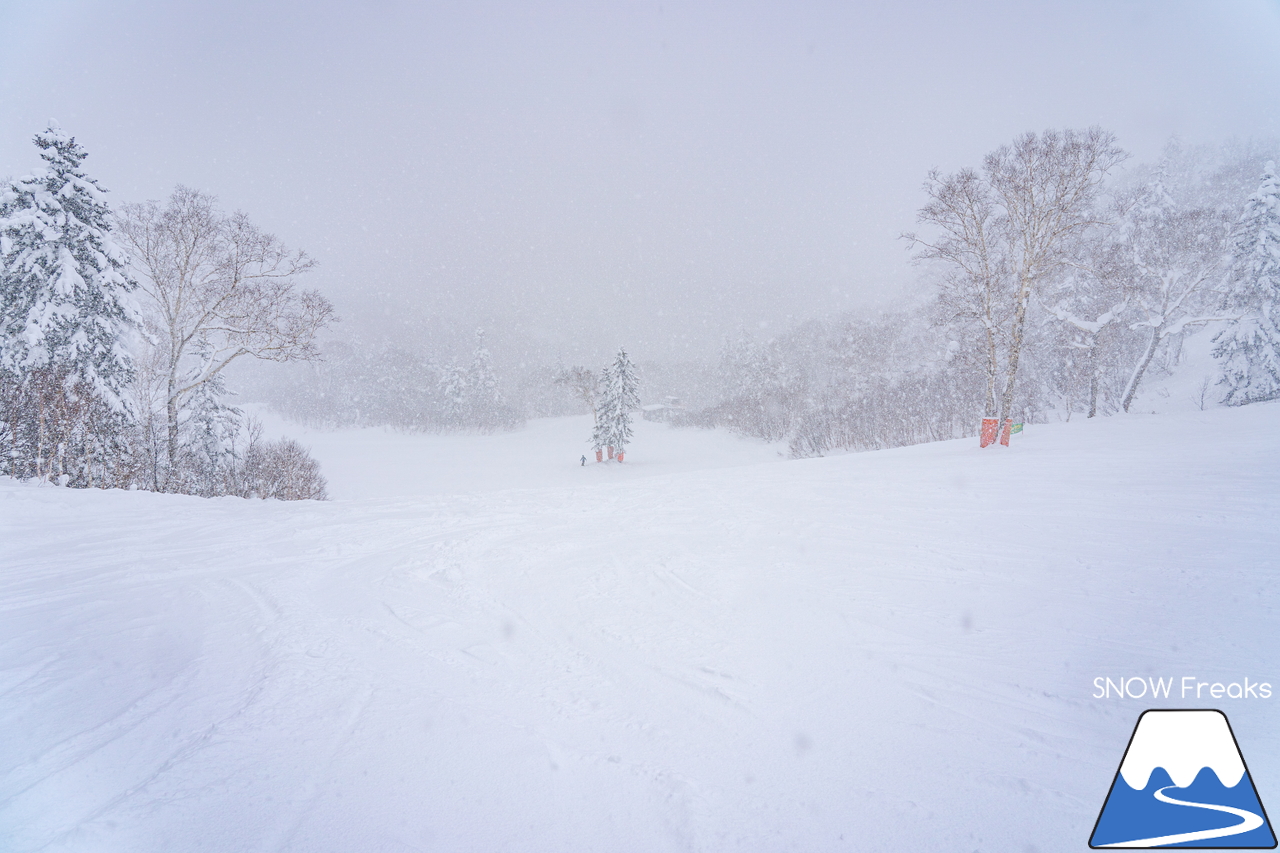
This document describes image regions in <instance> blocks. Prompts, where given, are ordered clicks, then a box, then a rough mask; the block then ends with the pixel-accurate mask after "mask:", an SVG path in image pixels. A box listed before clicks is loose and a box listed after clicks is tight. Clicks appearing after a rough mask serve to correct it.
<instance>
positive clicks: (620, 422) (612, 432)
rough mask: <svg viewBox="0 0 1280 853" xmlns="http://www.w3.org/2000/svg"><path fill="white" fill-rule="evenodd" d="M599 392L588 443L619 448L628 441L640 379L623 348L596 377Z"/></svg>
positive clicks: (637, 405) (638, 401) (638, 403)
mask: <svg viewBox="0 0 1280 853" xmlns="http://www.w3.org/2000/svg"><path fill="white" fill-rule="evenodd" d="M600 384H601V388H602V392H601V395H600V399H599V403H598V404H597V406H596V426H595V429H594V431H593V432H592V436H591V443H592V445H593V446H594V447H595V448H596V449H599V448H601V447H612V448H614V449H615V450H617V451H619V452H620V451H622V450H623V449H624V448H626V446H627V445H628V444H630V443H631V413H632V412H633V411H635V410H637V409H639V408H640V394H639V387H640V383H639V380H638V378H637V377H636V368H635V365H634V364H632V362H631V359H630V357H629V356H628V355H627V351H626V350H625V349H620V350H618V355H617V358H615V359H614V361H613V364H612V365H610V366H609V367H607V368H605V370H604V372H603V373H602V374H601V377H600Z"/></svg>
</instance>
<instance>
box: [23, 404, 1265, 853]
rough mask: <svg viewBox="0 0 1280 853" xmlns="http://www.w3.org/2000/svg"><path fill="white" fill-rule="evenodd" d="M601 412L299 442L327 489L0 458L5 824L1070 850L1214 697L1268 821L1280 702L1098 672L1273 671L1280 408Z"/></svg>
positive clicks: (524, 843)
mask: <svg viewBox="0 0 1280 853" xmlns="http://www.w3.org/2000/svg"><path fill="white" fill-rule="evenodd" d="M582 426H583V422H582V419H573V418H570V419H562V420H556V421H546V422H537V423H534V424H531V425H530V427H529V429H528V430H526V431H525V432H522V433H516V434H514V435H509V436H489V437H481V436H475V437H461V438H459V437H433V436H396V435H388V434H385V433H380V432H378V431H350V432H345V433H333V434H322V433H311V434H305V435H302V436H301V438H302V440H303V441H304V443H309V444H311V445H312V446H313V447H314V448H315V451H316V453H317V455H318V456H319V457H320V458H321V460H322V462H323V463H324V465H325V468H326V472H327V473H328V474H329V476H330V479H331V485H332V489H331V491H332V492H333V494H334V496H335V498H337V499H335V500H334V501H332V502H329V503H310V502H307V503H278V502H266V503H263V502H258V501H243V500H238V499H234V498H225V499H216V500H201V499H197V498H188V497H180V496H169V495H157V494H149V493H141V492H119V491H116V492H98V491H70V490H62V489H55V488H36V487H34V486H31V485H26V484H18V483H14V482H12V481H10V480H4V479H0V565H2V566H3V570H2V571H0V733H2V734H0V849H3V850H6V851H15V852H16V851H37V850H39V851H94V852H95V853H97V851H131V852H132V853H138V851H169V852H171V851H211V853H212V851H335V853H338V851H343V853H350V852H351V851H411V850H418V851H425V850H431V851H436V850H440V851H552V850H556V851H588V850H598V851H646V853H657V851H722V850H723V851H733V850H739V851H783V850H794V851H826V850H845V849H847V850H857V851H880V850H884V851H889V850H895V851H901V850H949V851H966V852H967V851H973V850H979V851H1058V850H1083V849H1086V844H1087V839H1088V836H1089V833H1090V831H1091V829H1092V827H1093V822H1094V819H1095V818H1096V817H1097V814H1098V809H1099V808H1100V807H1101V805H1102V801H1103V798H1104V797H1105V796H1106V793H1107V790H1108V786H1109V785H1110V783H1111V780H1112V778H1113V776H1114V774H1115V772H1116V768H1117V767H1118V765H1119V761H1120V758H1121V754H1122V752H1123V749H1124V745H1125V742H1126V739H1127V738H1128V735H1129V732H1130V731H1131V730H1132V726H1133V724H1134V721H1135V719H1136V718H1137V715H1138V714H1139V713H1140V712H1141V711H1142V710H1143V709H1145V708H1147V707H1221V708H1222V709H1223V710H1224V711H1226V713H1227V714H1228V715H1229V717H1230V719H1231V723H1232V726H1233V728H1234V730H1235V732H1236V735H1237V737H1238V738H1239V739H1240V742H1241V746H1242V748H1243V749H1244V752H1245V758H1246V760H1247V761H1248V763H1249V767H1250V770H1251V772H1252V774H1253V778H1254V779H1255V781H1256V782H1257V785H1258V793H1259V795H1260V796H1261V798H1262V801H1263V803H1264V804H1267V805H1270V808H1271V810H1272V813H1274V812H1275V811H1276V810H1280V728H1278V727H1277V726H1276V724H1275V721H1276V709H1277V704H1276V703H1277V702H1280V698H1273V699H1268V700H1263V699H1252V698H1251V699H1241V700H1229V699H1220V700H1217V701H1215V702H1213V703H1211V704H1210V703H1208V702H1207V701H1206V700H1204V699H1202V700H1201V701H1199V702H1196V701H1195V700H1194V699H1189V700H1185V701H1184V700H1181V699H1179V698H1177V697H1175V698H1173V699H1170V700H1162V701H1161V702H1159V703H1156V704H1155V705H1153V704H1151V703H1150V701H1149V700H1123V699H1117V698H1114V697H1112V698H1110V699H1095V698H1092V697H1093V694H1094V692H1095V688H1094V684H1093V680H1094V678H1096V677H1099V676H1110V677H1112V678H1119V677H1122V676H1126V677H1127V676H1143V677H1146V676H1165V677H1181V676H1185V675H1189V676H1196V677H1198V678H1199V679H1201V680H1208V681H1233V680H1239V679H1241V678H1243V677H1245V676H1248V677H1249V678H1250V679H1252V680H1253V681H1269V682H1271V683H1272V684H1273V685H1274V686H1275V687H1276V688H1278V691H1277V692H1280V669H1277V667H1276V664H1275V661H1276V657H1275V649H1276V647H1277V646H1276V641H1277V625H1278V624H1280V623H1278V621H1277V615H1278V614H1277V604H1278V603H1280V597H1278V595H1277V582H1276V579H1277V569H1280V557H1277V555H1278V554H1280V524H1278V523H1277V522H1278V520H1280V482H1278V481H1280V478H1278V477H1277V475H1278V474H1280V441H1277V439H1278V438H1280V405H1275V404H1270V405H1257V406H1252V407H1247V408H1244V409H1239V410H1216V411H1207V412H1202V413H1201V412H1197V413H1194V414H1180V415H1167V416H1141V417H1124V418H1120V417H1117V418H1110V419H1106V420H1098V421H1093V422H1084V423H1077V422H1073V423H1070V424H1062V425H1056V426H1044V427H1032V428H1029V430H1028V432H1027V433H1025V434H1024V435H1022V436H1019V437H1017V438H1016V439H1015V441H1016V444H1015V446H1014V447H1012V448H1010V449H1008V450H1003V449H1000V448H995V449H990V450H979V449H978V447H977V443H976V440H966V441H958V442H946V443H939V444H933V445H922V446H917V447H911V448H902V449H898V450H892V451H885V452H878V453H864V454H851V455H845V456H837V457H832V458H826V459H812V460H803V461H784V460H781V459H780V458H779V457H778V455H777V448H772V447H766V446H762V445H758V444H752V443H750V442H743V441H740V440H739V439H735V438H733V437H730V436H726V435H724V434H722V433H716V432H698V431H687V432H686V431H668V430H666V429H665V428H663V427H661V426H658V425H652V424H642V425H641V426H642V430H641V431H640V433H639V435H638V436H637V440H636V443H635V444H634V445H633V447H632V448H631V449H630V451H631V452H630V453H629V454H628V462H627V464H626V465H625V466H621V467H619V466H617V465H612V466H609V465H601V466H596V465H594V464H590V465H588V466H587V467H586V468H583V467H581V466H580V465H579V464H578V456H579V454H580V453H581V452H582V450H584V449H585V444H583V442H582V440H581V439H582V436H583V434H584V432H583V429H582ZM272 428H273V429H276V428H279V425H275V426H273V427H272ZM537 483H543V484H546V485H545V486H543V487H533V486H535V485H536V484H537ZM377 495H389V496H384V497H377ZM1273 695H1274V694H1273Z"/></svg>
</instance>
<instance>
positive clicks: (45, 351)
mask: <svg viewBox="0 0 1280 853" xmlns="http://www.w3.org/2000/svg"><path fill="white" fill-rule="evenodd" d="M34 141H35V144H36V146H37V147H38V148H39V149H40V157H41V159H43V160H44V161H45V166H44V167H43V168H42V169H40V170H39V171H37V172H35V173H33V174H31V175H28V176H26V177H23V178H19V179H18V180H16V181H12V182H10V183H9V184H8V185H7V186H5V187H4V188H3V190H0V385H3V386H4V394H3V395H2V396H3V399H4V400H5V401H6V404H5V405H4V407H3V408H4V411H3V412H2V413H0V420H2V421H4V424H3V426H4V432H5V433H6V438H5V441H4V444H5V450H6V452H7V456H8V457H9V464H8V466H7V473H10V474H15V475H18V476H37V477H41V478H43V479H56V480H58V481H59V482H64V483H71V484H73V485H87V486H93V485H104V484H105V482H104V481H105V480H106V479H107V478H108V476H111V475H109V472H110V471H116V469H118V468H119V467H120V466H119V464H118V463H119V462H120V458H121V457H122V456H123V453H122V449H121V448H120V447H119V446H118V445H119V444H120V441H121V435H122V433H123V430H124V428H125V425H126V424H127V422H128V420H129V417H130V413H129V407H128V405H127V403H126V400H125V393H124V392H125V389H126V387H127V386H128V384H129V382H130V380H131V379H132V377H133V373H134V366H133V362H132V359H131V357H130V355H129V352H128V350H127V348H126V346H125V343H124V338H125V336H126V334H128V333H129V331H130V330H131V329H132V328H134V327H136V326H137V324H138V312H137V308H136V307H135V304H134V302H133V298H132V296H131V291H133V290H134V289H135V287H136V285H135V283H134V282H133V280H132V279H131V278H130V277H129V275H128V272H127V264H128V259H127V257H126V255H125V253H124V252H123V250H122V249H121V248H120V247H119V246H118V245H117V243H116V241H115V239H114V237H113V235H112V229H113V219H112V215H111V210H110V208H109V206H108V204H107V201H106V197H105V190H103V189H102V188H101V187H100V186H99V185H98V184H97V182H96V181H95V180H94V179H93V178H91V177H89V176H88V175H87V174H86V173H85V171H84V170H83V169H82V168H81V163H82V162H83V161H84V159H85V156H86V154H85V151H84V148H83V147H81V146H80V145H79V144H77V143H76V141H75V139H74V138H72V137H70V136H68V135H67V134H66V133H64V132H63V131H62V129H61V128H60V127H59V126H58V124H57V123H56V122H52V121H51V122H50V123H49V126H48V128H47V129H46V130H45V131H43V132H41V133H39V134H37V135H36V137H35V140H34ZM117 473H118V472H117Z"/></svg>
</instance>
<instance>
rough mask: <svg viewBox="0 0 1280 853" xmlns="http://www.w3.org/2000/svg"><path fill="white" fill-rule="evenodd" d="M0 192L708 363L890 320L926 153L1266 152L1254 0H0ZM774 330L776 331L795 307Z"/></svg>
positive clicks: (410, 322)
mask: <svg viewBox="0 0 1280 853" xmlns="http://www.w3.org/2000/svg"><path fill="white" fill-rule="evenodd" d="M0 34H3V43H2V45H0V175H3V174H9V173H11V174H20V173H23V172H25V171H27V170H29V169H30V168H32V167H33V166H35V165H36V164H37V163H38V159H37V156H36V149H35V148H34V147H33V146H32V145H31V142H30V140H31V137H32V135H33V134H34V133H36V132H37V131H38V130H40V129H42V128H43V127H44V124H45V123H46V121H47V120H48V119H49V118H50V117H54V118H57V119H58V120H59V121H60V122H61V123H62V125H63V127H64V128H65V129H66V130H67V131H68V132H70V133H72V134H73V135H75V136H76V137H77V139H78V140H79V141H80V142H81V143H83V144H84V145H85V146H86V148H87V149H88V151H89V153H90V159H89V160H88V162H87V164H86V165H87V167H88V168H89V170H90V171H91V172H92V173H93V174H94V175H95V176H96V177H97V178H98V179H99V180H100V181H101V183H103V184H104V185H105V186H106V187H107V188H108V189H110V190H111V191H112V193H113V198H114V199H115V200H116V201H118V202H121V201H136V200H142V199H146V198H163V197H164V196H165V195H167V194H168V192H169V191H170V190H171V189H172V188H173V186H174V185H175V184H178V183H184V184H187V185H189V186H193V187H197V188H199V189H203V190H207V191H209V192H212V193H214V194H215V195H217V196H218V197H219V198H220V199H221V200H222V201H223V203H224V204H225V205H226V206H227V207H229V208H239V209H242V210H244V211H246V212H247V213H249V214H250V216H251V217H252V218H253V219H254V220H255V221H256V222H257V223H258V224H260V225H261V226H263V227H265V228H267V229H269V230H272V231H274V232H275V233H277V234H278V235H280V236H281V237H282V238H284V239H285V240H286V241H287V242H288V243H289V244H290V245H292V246H295V247H300V248H304V249H306V250H307V251H309V252H311V253H312V254H313V255H315V256H316V257H317V258H318V259H319V260H320V262H321V267H320V269H319V270H318V271H317V272H316V273H314V274H313V275H312V276H311V277H310V284H311V285H312V286H315V287H318V288H320V289H321V290H322V291H324V292H325V293H326V294H328V295H329V296H330V297H331V298H332V299H333V300H334V301H335V302H336V303H337V305H338V308H339V311H340V313H342V314H343V315H344V317H345V318H346V320H347V322H346V323H345V324H344V325H345V328H346V329H349V330H352V331H357V330H358V331H361V332H364V333H366V334H367V333H369V331H370V330H371V329H373V328H374V327H375V326H376V325H378V324H380V323H381V324H385V331H382V332H379V334H386V335H388V336H390V337H392V338H400V339H403V340H407V341H410V342H414V341H416V342H418V343H421V344H422V345H424V346H425V347H428V348H432V347H434V346H444V345H446V344H447V343H448V342H449V341H450V340H452V339H453V337H454V336H459V337H461V336H462V335H463V333H464V332H465V333H466V336H468V337H469V332H470V330H471V329H472V328H474V327H475V325H477V324H484V325H486V326H488V327H489V328H490V329H492V332H491V337H494V338H502V339H503V340H505V341H507V342H509V343H508V346H506V347H502V346H501V344H500V343H499V341H496V340H495V344H498V345H499V348H502V349H509V348H510V346H511V344H513V343H515V342H519V347H520V348H524V347H528V348H529V350H530V352H531V353H532V354H534V355H536V356H537V357H541V356H542V355H543V354H546V353H551V354H552V357H554V353H556V352H560V353H561V354H562V355H564V357H565V358H566V359H568V360H584V361H588V362H594V361H602V360H603V359H604V357H605V354H606V353H607V351H608V350H609V349H610V348H612V347H616V346H617V345H618V344H627V345H628V346H630V347H631V349H632V351H633V352H636V353H637V354H638V355H639V356H640V357H641V358H646V357H648V358H654V357H658V358H665V357H671V356H677V355H679V354H681V353H682V352H685V351H686V348H688V349H687V351H689V352H691V353H692V352H697V353H702V352H705V351H706V349H707V348H712V349H713V348H714V347H715V346H716V345H717V344H718V341H719V338H720V336H721V335H722V334H723V333H724V332H725V331H727V330H730V329H732V328H735V327H736V326H738V325H739V324H743V325H747V326H748V327H750V328H752V329H760V328H761V326H762V324H768V326H767V329H768V330H778V329H780V328H782V327H785V326H786V325H788V324H789V323H790V321H791V319H797V320H798V319H801V318H805V317H811V316H816V315H821V314H824V313H830V312H834V311H840V310H843V309H845V308H851V307H853V308H858V307H874V306H878V305H885V304H889V303H891V302H892V301H893V300H894V299H895V297H898V296H899V295H900V294H902V293H903V292H904V291H905V289H906V288H908V287H909V285H910V282H911V281H912V280H913V278H914V275H915V271H914V270H913V269H912V268H911V266H910V264H909V255H908V253H907V251H906V250H905V248H904V247H903V245H902V243H901V241H900V240H898V239H897V235H898V234H899V233H900V232H902V231H904V230H907V229H910V228H912V227H913V225H914V213H915V210H916V208H918V207H919V206H920V204H921V202H922V198H921V193H920V185H921V182H922V181H923V178H924V175H925V173H926V171H927V170H928V169H929V168H930V167H932V166H938V167H940V168H942V169H944V170H950V169H954V168H957V167H960V166H963V165H976V164H977V163H978V162H979V160H980V158H981V156H982V155H983V154H984V153H985V152H986V151H988V150H990V149H992V148H994V147H996V146H997V145H1000V144H1002V143H1004V142H1007V141H1009V140H1010V139H1012V138H1013V137H1014V136H1015V135H1017V134H1019V133H1021V132H1023V131H1026V130H1041V129H1044V128H1046V127H1083V126H1087V125H1090V124H1100V125H1102V126H1104V127H1106V128H1108V129H1110V130H1113V131H1114V132H1116V133H1117V134H1118V136H1119V138H1120V142H1121V144H1122V145H1124V146H1125V147H1126V148H1128V149H1129V150H1130V151H1132V152H1133V153H1134V154H1135V155H1136V157H1137V158H1139V159H1143V158H1146V159H1150V158H1152V157H1154V156H1155V155H1156V154H1157V153H1158V151H1159V149H1160V147H1161V145H1162V144H1163V143H1164V141H1165V140H1166V139H1167V138H1168V137H1169V136H1170V135H1172V134H1179V135H1181V136H1182V137H1183V138H1184V139H1185V140H1186V141H1188V142H1190V143H1199V142H1217V141H1223V140H1225V139H1227V138H1228V137H1232V136H1236V137H1280V2H1277V0H1248V1H1247V2H1246V0H1241V2H1231V0H1212V2H1200V3H1192V2H1169V1H1168V0H1158V2H1123V0H1107V1H1106V2H1080V0H1072V2H1052V3H1050V2H1045V3H1036V2H1007V3H1000V2H991V3H981V4H979V3H951V2H936V3H926V2H895V3H888V2H885V3H875V4H872V3H803V2H795V0H792V2H776V3H745V2H726V3H677V2H666V3H648V2H645V3H640V2H636V3H630V2H626V3H624V2H600V0H597V2H584V3H565V2H554V1H553V2H546V1H545V0H542V1H540V2H529V3H486V2H467V3H407V2H406V3H397V2H364V3H354V2H350V3H341V4H338V3H318V2H307V3H303V2H298V3H274V4H270V3H258V2H235V0H232V1H231V2H218V3H203V4H196V3H188V2H173V0H168V1H167V2H128V0H111V2H88V0H82V2H48V0H41V2H25V1H24V0H4V2H0ZM789 318H790V319H789Z"/></svg>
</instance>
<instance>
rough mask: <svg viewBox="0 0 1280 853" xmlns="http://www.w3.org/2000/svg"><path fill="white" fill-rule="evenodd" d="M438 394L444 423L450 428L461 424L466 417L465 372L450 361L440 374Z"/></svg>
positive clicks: (455, 427)
mask: <svg viewBox="0 0 1280 853" xmlns="http://www.w3.org/2000/svg"><path fill="white" fill-rule="evenodd" d="M440 396H441V398H442V399H443V405H444V412H443V415H444V423H445V426H448V427H450V428H452V429H457V428H459V427H461V426H462V425H463V421H464V420H465V417H466V402H467V374H466V372H465V371H464V370H463V369H462V368H461V367H459V366H458V364H457V362H454V361H450V362H449V363H448V364H447V365H445V367H444V370H443V371H442V373H441V375H440Z"/></svg>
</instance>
